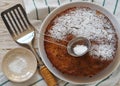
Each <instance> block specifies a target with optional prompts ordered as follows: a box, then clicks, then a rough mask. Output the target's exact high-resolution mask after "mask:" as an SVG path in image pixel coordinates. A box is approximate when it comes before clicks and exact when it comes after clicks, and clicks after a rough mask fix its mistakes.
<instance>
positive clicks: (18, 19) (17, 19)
mask: <svg viewBox="0 0 120 86" xmlns="http://www.w3.org/2000/svg"><path fill="white" fill-rule="evenodd" d="M13 13H14V14H15V17H16V18H17V20H18V22H19V24H20V26H21V28H22V29H24V30H25V28H24V27H23V25H22V23H21V21H20V18H19V17H18V16H17V13H16V12H15V10H13ZM20 32H22V30H20Z"/></svg>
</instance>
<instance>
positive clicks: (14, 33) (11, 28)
mask: <svg viewBox="0 0 120 86" xmlns="http://www.w3.org/2000/svg"><path fill="white" fill-rule="evenodd" d="M6 17H7V18H8V20H9V22H10V24H11V25H12V28H13V30H14V31H15V33H16V35H17V34H18V32H17V30H16V29H15V26H14V24H13V22H12V20H11V19H10V17H9V15H8V14H6ZM9 22H8V23H9ZM12 28H9V29H12ZM15 33H14V34H15Z"/></svg>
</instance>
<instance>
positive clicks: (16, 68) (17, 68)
mask: <svg viewBox="0 0 120 86" xmlns="http://www.w3.org/2000/svg"><path fill="white" fill-rule="evenodd" d="M8 67H9V69H10V70H11V71H12V72H14V73H18V74H20V73H22V71H23V70H24V69H25V68H26V67H27V62H26V60H25V59H24V58H21V57H17V58H16V59H15V60H13V61H12V62H11V63H10V64H9V66H8Z"/></svg>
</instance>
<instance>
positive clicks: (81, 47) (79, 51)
mask: <svg viewBox="0 0 120 86" xmlns="http://www.w3.org/2000/svg"><path fill="white" fill-rule="evenodd" d="M87 50H88V48H87V47H86V46H85V45H76V46H75V47H74V48H73V52H74V53H75V54H76V55H78V56H81V55H82V54H84V53H85V52H86V51H87Z"/></svg>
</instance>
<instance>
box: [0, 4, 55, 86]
mask: <svg viewBox="0 0 120 86" xmlns="http://www.w3.org/2000/svg"><path fill="white" fill-rule="evenodd" d="M1 17H2V19H3V21H4V23H5V25H6V27H7V29H8V31H9V33H10V35H11V36H12V38H13V39H14V41H15V42H16V43H18V44H20V45H21V46H24V47H27V48H28V46H29V48H30V49H31V51H32V52H33V53H34V55H35V56H36V59H37V61H38V66H39V67H38V68H39V69H38V70H39V72H40V74H41V75H42V76H43V78H44V80H45V81H46V83H47V85H48V86H57V81H56V79H55V77H54V76H53V75H52V74H51V73H50V71H49V70H48V69H47V68H46V66H45V65H44V64H43V62H42V61H41V58H40V57H39V55H38V54H37V53H36V51H35V50H34V48H33V45H32V44H33V40H34V38H35V28H34V27H33V26H32V24H31V23H30V22H29V20H28V18H27V14H26V12H25V10H24V8H23V7H22V6H21V5H20V4H17V5H15V6H13V7H11V8H9V9H7V10H5V11H3V12H2V13H1Z"/></svg>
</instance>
